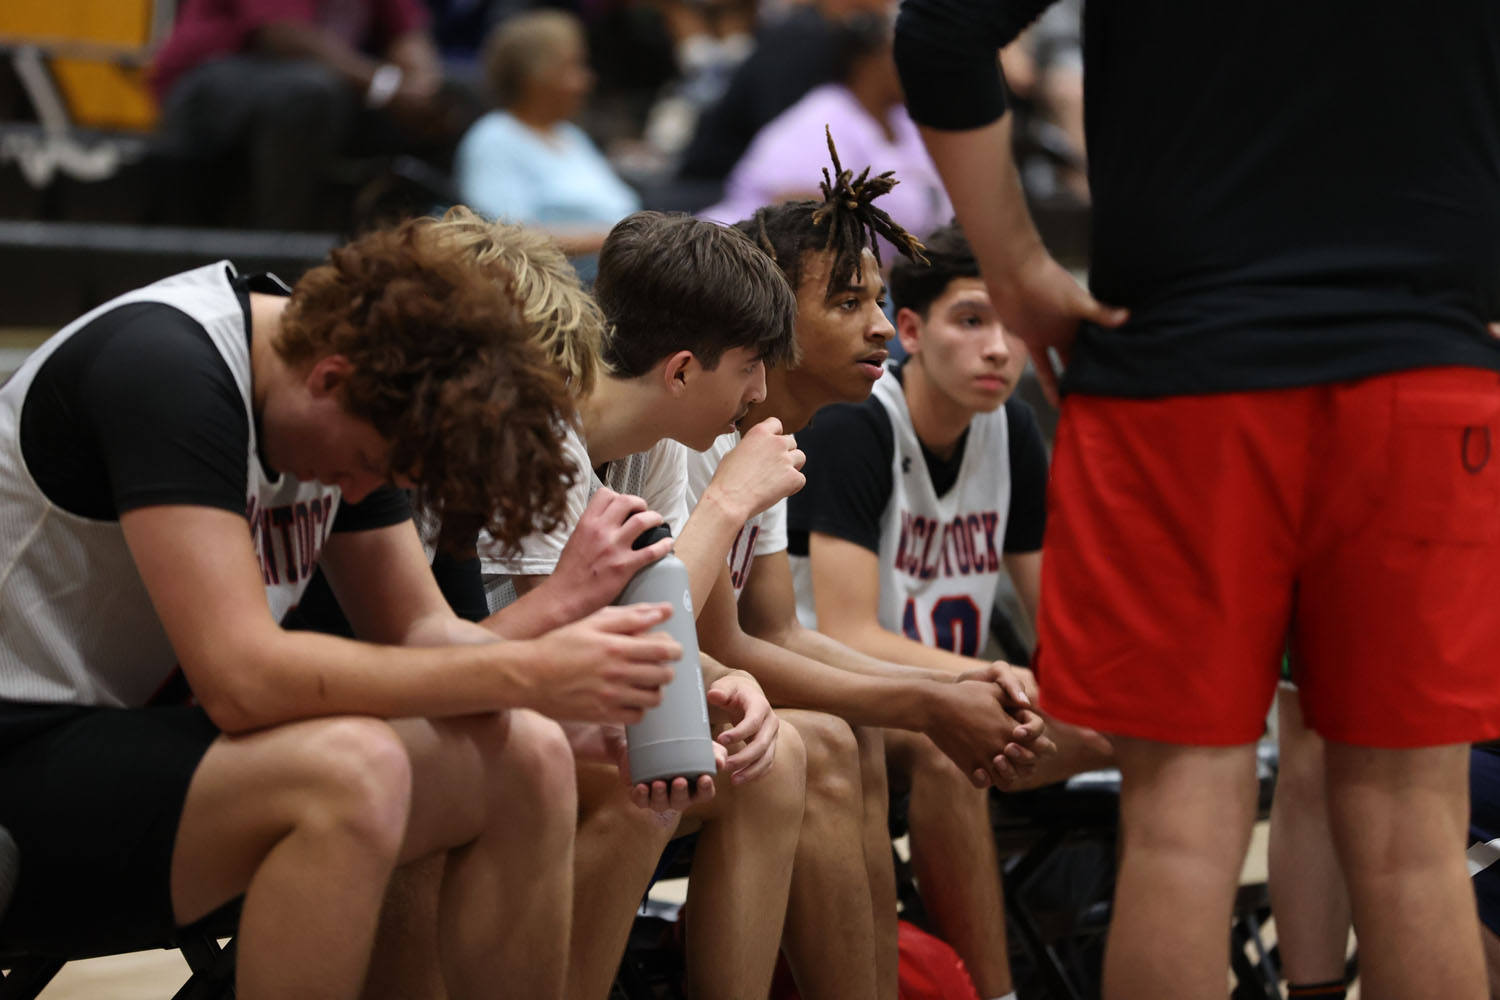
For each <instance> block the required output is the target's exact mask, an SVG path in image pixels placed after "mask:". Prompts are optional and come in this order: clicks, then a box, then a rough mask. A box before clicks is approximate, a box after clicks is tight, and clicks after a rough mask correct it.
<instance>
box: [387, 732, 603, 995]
mask: <svg viewBox="0 0 1500 1000" xmlns="http://www.w3.org/2000/svg"><path fill="white" fill-rule="evenodd" d="M395 726H396V728H397V729H398V731H399V732H400V733H401V735H402V737H403V739H404V740H405V741H406V744H407V747H408V750H409V752H410V755H411V759H412V766H413V782H412V785H413V793H412V808H411V819H410V821H409V822H408V824H407V835H406V841H405V842H404V844H403V846H402V861H403V862H411V861H414V860H417V859H420V858H423V857H426V856H428V855H430V854H432V853H434V852H436V851H446V852H447V859H446V862H445V865H444V870H443V881H442V888H441V891H440V895H439V899H438V935H437V936H438V954H439V959H440V962H441V965H442V970H443V978H444V981H445V983H446V985H447V989H448V994H449V996H451V997H453V998H454V1000H464V998H467V997H480V996H492V995H493V994H494V991H495V984H496V983H504V984H506V988H507V989H508V990H511V991H513V992H514V993H515V994H516V995H517V996H525V997H537V998H543V1000H545V998H560V997H562V995H563V989H564V981H565V976H566V969H567V955H568V930H569V925H570V918H571V912H572V901H573V839H574V827H575V823H576V821H577V808H578V807H577V794H576V787H575V783H574V774H573V752H572V749H571V748H570V746H569V745H568V741H567V737H566V736H565V735H564V734H563V731H562V729H561V727H559V726H558V725H557V723H555V722H553V721H552V720H550V719H548V718H545V717H544V716H541V715H538V714H536V713H534V712H529V711H525V710H515V711H511V712H505V713H498V714H490V715H483V716H467V717H463V718H455V719H445V720H437V721H429V720H409V719H407V720H401V721H399V722H397V723H395Z"/></svg>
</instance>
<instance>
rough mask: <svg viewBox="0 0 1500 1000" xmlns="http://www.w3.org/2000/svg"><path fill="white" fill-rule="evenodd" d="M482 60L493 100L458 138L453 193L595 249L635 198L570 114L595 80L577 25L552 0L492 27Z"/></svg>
mask: <svg viewBox="0 0 1500 1000" xmlns="http://www.w3.org/2000/svg"><path fill="white" fill-rule="evenodd" d="M484 62H485V76H486V80H487V83H488V85H489V88H490V92H491V95H492V96H493V98H494V101H495V104H496V106H497V108H498V110H495V111H491V112H489V113H488V114H486V115H484V116H483V117H481V118H480V119H479V120H478V121H476V122H475V123H474V124H473V126H472V127H470V129H469V131H468V133H467V134H466V135H465V136H464V138H463V141H462V142H461V143H460V144H459V147H458V156H457V168H456V169H457V174H458V186H459V193H460V196H461V197H462V199H463V201H464V202H465V203H466V204H468V205H469V207H471V208H473V209H474V210H475V211H476V212H479V213H481V214H483V215H488V216H491V217H494V218H499V219H504V220H506V221H508V222H519V223H523V224H527V225H534V226H537V227H538V228H541V229H545V230H547V231H548V232H550V233H551V234H552V235H553V236H555V237H557V239H558V241H559V242H560V243H561V244H562V246H563V249H564V250H565V251H567V252H568V253H569V254H570V255H575V256H577V255H584V254H592V253H595V252H597V251H598V249H599V247H600V245H601V244H602V243H603V242H604V237H605V235H606V234H607V233H608V232H609V229H610V227H611V226H613V225H614V224H615V223H616V222H618V221H619V220H620V219H622V218H624V217H625V216H627V215H629V214H630V213H631V212H634V211H636V210H638V209H639V208H640V207H641V204H640V198H639V197H638V196H637V195H636V193H635V191H634V190H633V189H632V188H630V187H629V186H628V185H627V184H626V183H625V182H624V181H622V180H621V179H620V178H619V177H618V176H617V175H616V174H615V172H614V170H613V169H612V168H611V167H610V165H609V162H608V161H607V160H606V159H605V158H604V156H603V154H601V153H600V152H599V150H598V148H597V147H596V146H595V145H594V144H593V142H592V141H590V139H589V137H588V136H587V135H585V134H584V132H583V130H582V129H580V128H578V126H576V125H574V124H573V123H572V121H571V119H572V118H573V117H574V116H575V115H577V114H578V112H579V110H580V109H581V108H582V106H583V102H584V100H585V99H586V98H587V97H588V94H589V91H590V90H591V89H593V85H594V74H593V72H592V71H591V70H590V69H589V66H588V49H587V45H586V43H585V42H584V35H583V27H582V25H581V24H580V22H579V21H578V19H577V18H576V17H574V16H573V15H572V14H568V13H565V12H563V11H558V10H538V11H531V12H528V13H524V14H518V15H516V16H515V17H513V18H510V19H508V20H506V21H505V22H503V23H502V24H501V25H500V26H499V27H497V28H496V29H495V31H494V33H493V34H492V35H491V36H490V38H489V40H488V41H487V42H486V44H485V58H484Z"/></svg>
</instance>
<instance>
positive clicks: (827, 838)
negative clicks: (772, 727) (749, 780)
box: [777, 710, 876, 1000]
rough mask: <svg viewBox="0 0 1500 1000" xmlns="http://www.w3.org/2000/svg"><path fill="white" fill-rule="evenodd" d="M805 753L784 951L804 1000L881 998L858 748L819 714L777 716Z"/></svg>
mask: <svg viewBox="0 0 1500 1000" xmlns="http://www.w3.org/2000/svg"><path fill="white" fill-rule="evenodd" d="M777 714H778V715H780V716H781V718H782V720H783V721H785V722H790V723H792V724H793V725H794V726H796V727H797V731H798V732H799V733H800V734H801V735H802V742H803V744H804V745H805V747H806V750H807V806H806V809H805V810H804V811H803V814H802V828H801V831H800V836H799V837H798V840H797V856H796V861H795V863H794V865H793V868H792V888H791V898H790V902H789V904H788V907H787V915H786V928H785V930H784V932H783V937H782V948H783V950H784V951H785V952H786V957H787V962H788V964H790V965H791V967H792V974H793V975H794V977H795V978H796V980H797V988H798V989H799V990H800V991H801V993H802V995H803V996H804V997H805V998H807V1000H831V998H840V1000H842V998H848V1000H867V998H869V997H872V996H875V995H876V986H875V964H876V959H875V941H874V935H873V934H872V933H871V930H870V929H871V928H872V927H873V926H874V923H875V917H874V912H873V910H872V905H871V899H870V880H869V868H868V867H867V865H866V863H865V848H864V844H865V835H864V829H863V820H864V801H863V794H862V788H861V779H860V769H859V768H860V765H859V744H858V743H857V742H856V740H855V738H854V732H853V730H851V729H850V728H849V724H848V723H846V722H844V721H843V720H842V719H838V718H835V717H834V716H831V715H825V714H823V713H821V712H807V711H801V710H778V712H777Z"/></svg>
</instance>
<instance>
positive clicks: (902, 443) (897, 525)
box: [792, 369, 1011, 656]
mask: <svg viewBox="0 0 1500 1000" xmlns="http://www.w3.org/2000/svg"><path fill="white" fill-rule="evenodd" d="M872 395H873V398H874V399H875V400H877V401H878V402H879V404H880V405H881V406H882V407H884V409H885V411H886V414H887V416H888V417H889V418H890V422H891V431H892V437H893V438H894V448H893V449H892V454H891V495H890V497H889V498H888V499H887V501H886V504H885V508H884V510H883V511H882V513H881V517H880V553H879V565H880V605H879V612H878V614H879V620H880V624H881V626H882V627H883V628H886V629H889V630H890V631H892V632H900V633H902V634H904V635H906V636H907V637H908V638H910V639H915V640H916V641H917V642H920V643H923V644H924V645H928V646H936V647H938V648H940V649H946V650H949V651H950V652H955V653H960V654H962V655H964V656H978V655H979V653H980V651H981V650H982V649H983V648H984V643H985V636H987V635H988V634H989V627H990V612H991V609H992V608H993V607H994V602H995V589H996V587H997V586H998V584H999V580H1000V574H1001V572H1003V568H1002V564H1001V554H1002V549H1003V546H1004V542H1005V524H1006V518H1007V515H1008V513H1009V511H1010V487H1011V483H1010V461H1009V455H1010V449H1009V429H1008V425H1007V422H1006V419H1005V408H1004V407H1000V408H998V409H996V410H994V411H993V412H990V413H980V414H977V415H975V416H974V418H973V419H972V420H970V421H969V436H968V440H967V441H966V442H965V445H964V454H963V459H962V460H961V462H960V465H959V473H958V480H957V481H956V482H955V483H954V484H953V487H952V488H951V489H950V490H949V491H948V492H947V494H945V495H944V496H941V497H940V496H938V495H937V490H936V489H935V488H934V487H933V485H932V477H931V475H929V473H928V471H927V461H926V459H925V458H924V457H923V455H922V446H921V443H920V442H919V441H918V440H917V435H916V432H915V431H914V430H913V429H912V423H911V413H910V411H908V410H907V408H906V392H905V390H904V389H903V388H902V385H901V382H900V381H899V380H898V379H896V378H895V377H894V375H893V374H892V372H891V371H890V370H889V369H888V370H887V372H886V375H885V377H884V378H882V379H880V381H878V382H876V383H875V390H874V393H873V394H872ZM792 562H793V577H794V582H795V583H796V586H797V598H798V601H797V603H798V617H799V618H800V619H801V620H802V621H803V623H804V624H806V625H808V626H809V627H813V628H815V627H816V618H815V616H814V615H813V612H812V608H813V595H812V581H811V573H810V571H809V567H808V566H807V559H806V557H798V558H796V559H794V560H792Z"/></svg>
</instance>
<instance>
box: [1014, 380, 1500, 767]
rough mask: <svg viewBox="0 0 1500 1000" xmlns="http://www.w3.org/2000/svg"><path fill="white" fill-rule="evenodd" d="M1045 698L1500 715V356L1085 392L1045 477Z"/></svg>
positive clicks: (1475, 727)
mask: <svg viewBox="0 0 1500 1000" xmlns="http://www.w3.org/2000/svg"><path fill="white" fill-rule="evenodd" d="M1048 503H1049V513H1048V524H1047V535H1046V543H1045V546H1044V548H1043V552H1044V558H1043V565H1044V567H1045V569H1044V572H1043V574H1042V602H1041V607H1042V613H1041V622H1040V629H1039V631H1040V643H1039V648H1038V659H1037V665H1038V674H1039V676H1040V678H1041V688H1042V706H1043V707H1044V708H1045V709H1046V710H1048V711H1049V712H1052V713H1055V714H1056V715H1057V716H1058V717H1059V718H1061V719H1063V720H1066V721H1069V722H1075V723H1080V724H1084V725H1088V726H1092V727H1094V728H1096V729H1099V730H1101V731H1104V732H1110V733H1118V734H1122V735H1125V736H1132V737H1136V738H1140V739H1148V740H1157V741H1162V742H1169V743H1182V744H1197V745H1206V746H1215V745H1217V746H1225V745H1232V744H1239V743H1248V742H1251V741H1253V740H1255V739H1256V738H1257V737H1258V736H1259V735H1260V733H1261V729H1262V725H1263V723H1264V720H1265V717H1266V712H1267V709H1268V708H1269V705H1270V701H1271V697H1272V694H1273V692H1274V690H1275V687H1276V682H1277V677H1278V673H1279V669H1280V664H1281V658H1282V653H1283V651H1284V649H1285V648H1286V647H1287V646H1288V645H1290V647H1291V649H1292V652H1293V657H1292V659H1293V662H1294V663H1296V664H1297V665H1298V671H1297V682H1298V686H1299V688H1300V689H1301V694H1302V705H1303V710H1304V712H1305V714H1306V717H1307V720H1308V722H1309V724H1310V725H1312V726H1313V728H1314V729H1316V730H1317V731H1318V732H1319V733H1321V734H1322V735H1323V736H1325V737H1327V738H1329V739H1333V740H1337V741H1340V742H1344V743H1352V744H1356V745H1363V746H1374V747H1414V746H1427V745H1437V744H1446V743H1467V742H1470V741H1474V740H1483V739H1494V738H1496V737H1500V374H1496V373H1494V372H1489V371H1483V370H1479V369H1470V368H1435V369H1423V370H1418V371H1410V372H1400V373H1396V374H1392V375H1385V376H1381V377H1377V378H1370V379H1363V380H1360V381H1357V382H1346V383H1339V384H1333V385H1320V386H1311V387H1308V388H1301V389H1278V390H1267V391H1259V392H1238V393H1224V394H1218V395H1207V396H1174V397H1168V398H1165V399H1118V398H1104V397H1096V396H1071V397H1069V398H1068V399H1067V400H1066V401H1065V403H1064V405H1063V412H1062V420H1061V423H1060V425H1059V427H1058V432H1057V449H1056V454H1055V457H1054V460H1053V466H1052V482H1051V488H1050V496H1049V499H1048Z"/></svg>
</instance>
